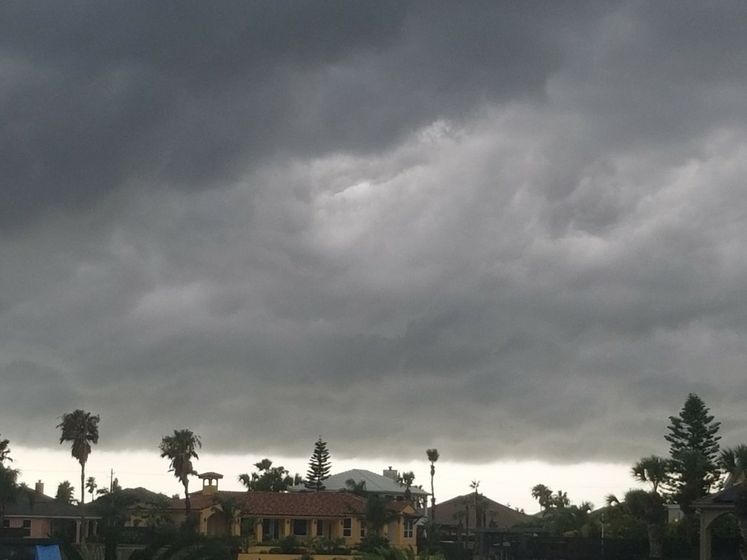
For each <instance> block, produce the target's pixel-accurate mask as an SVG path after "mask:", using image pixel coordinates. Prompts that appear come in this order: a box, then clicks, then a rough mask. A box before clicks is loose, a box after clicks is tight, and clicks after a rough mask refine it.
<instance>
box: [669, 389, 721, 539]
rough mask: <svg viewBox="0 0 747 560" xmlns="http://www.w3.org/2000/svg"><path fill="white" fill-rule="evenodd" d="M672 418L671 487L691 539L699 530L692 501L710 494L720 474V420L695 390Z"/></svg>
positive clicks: (670, 440)
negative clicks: (710, 411) (717, 420)
mask: <svg viewBox="0 0 747 560" xmlns="http://www.w3.org/2000/svg"><path fill="white" fill-rule="evenodd" d="M669 421H670V424H669V426H668V427H667V430H668V432H669V433H668V434H667V435H665V436H664V438H665V439H666V440H667V441H668V442H669V454H670V456H671V461H670V462H669V466H670V469H671V473H670V476H669V486H670V489H671V494H672V497H673V498H674V501H675V502H677V503H678V504H679V505H680V507H681V508H682V512H683V513H684V514H685V518H686V520H687V526H686V527H687V532H688V539H689V540H691V539H692V538H693V537H694V535H695V533H696V532H697V527H696V521H695V509H694V508H693V505H692V504H693V502H694V501H695V500H697V499H698V498H702V497H703V496H705V495H707V494H708V492H709V490H710V489H711V487H712V486H714V485H715V484H716V483H717V482H718V479H719V476H720V471H719V467H718V462H717V460H718V454H719V444H718V442H719V440H720V439H721V436H719V435H718V430H719V428H720V427H721V422H714V420H713V416H712V415H711V414H709V409H708V407H707V406H706V405H705V403H704V402H703V400H702V399H701V398H700V397H699V396H698V395H696V394H694V393H690V394H689V395H688V396H687V400H686V401H685V404H684V406H683V407H682V410H680V413H679V416H670V417H669Z"/></svg>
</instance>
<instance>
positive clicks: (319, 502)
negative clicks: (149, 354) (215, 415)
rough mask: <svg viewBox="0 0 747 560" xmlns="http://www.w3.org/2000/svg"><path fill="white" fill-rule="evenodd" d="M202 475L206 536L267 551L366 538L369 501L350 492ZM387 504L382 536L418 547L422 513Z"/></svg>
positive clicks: (201, 520) (174, 513)
mask: <svg viewBox="0 0 747 560" xmlns="http://www.w3.org/2000/svg"><path fill="white" fill-rule="evenodd" d="M200 478H202V479H203V487H202V490H200V491H199V492H194V493H192V494H190V505H191V509H192V512H193V515H195V516H196V518H197V520H198V524H199V532H200V533H201V534H203V535H209V536H224V535H234V536H242V537H247V538H249V539H250V540H251V541H252V542H253V543H254V544H255V546H258V547H263V546H264V548H265V549H268V548H269V547H271V546H277V543H278V542H279V541H280V540H282V539H284V538H286V537H290V536H292V537H294V538H295V539H296V540H297V541H298V542H299V543H300V544H301V545H303V544H304V543H305V542H308V541H310V540H312V539H318V538H327V539H330V540H333V541H338V542H339V543H341V544H343V545H344V546H345V547H349V548H354V547H355V546H356V545H358V544H359V543H360V542H361V539H362V538H363V537H365V536H366V530H367V529H366V527H367V524H366V519H365V513H366V499H365V498H362V497H360V496H356V495H354V494H352V493H349V492H233V491H221V490H218V480H219V479H220V478H222V476H221V475H219V474H217V473H204V474H203V475H200ZM386 508H387V509H388V511H389V514H390V515H389V517H390V519H391V520H390V521H389V522H388V523H386V524H385V525H384V527H382V528H381V530H380V531H379V534H380V536H382V537H386V538H387V539H388V540H389V543H390V544H391V545H392V546H395V547H400V548H413V549H415V548H416V542H417V540H416V538H417V535H416V529H415V523H416V522H417V520H418V519H419V517H420V514H419V513H418V512H417V511H416V510H415V508H414V507H413V506H412V504H411V503H410V502H408V501H405V500H399V501H397V500H394V501H390V502H387V504H386ZM141 512H142V509H138V508H137V507H135V508H133V509H132V511H131V515H130V521H129V522H128V524H129V525H134V526H137V525H142V524H144V517H142V516H141ZM167 512H168V515H169V516H170V517H171V519H172V520H173V522H174V523H175V524H180V523H182V522H183V521H184V519H185V500H184V498H180V499H174V500H172V501H171V503H170V504H169V506H168V509H167ZM296 556H298V555H296Z"/></svg>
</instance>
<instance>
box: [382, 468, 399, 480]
mask: <svg viewBox="0 0 747 560" xmlns="http://www.w3.org/2000/svg"><path fill="white" fill-rule="evenodd" d="M383 474H384V476H385V477H387V478H388V479H391V480H393V481H395V482H397V479H398V478H399V473H398V472H397V469H393V468H392V467H391V466H390V467H389V468H387V469H384V473H383Z"/></svg>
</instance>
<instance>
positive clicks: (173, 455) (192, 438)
mask: <svg viewBox="0 0 747 560" xmlns="http://www.w3.org/2000/svg"><path fill="white" fill-rule="evenodd" d="M201 447H202V441H201V440H200V436H198V435H196V434H195V433H193V432H192V430H189V429H187V428H185V429H182V430H174V433H173V434H172V435H168V436H163V438H161V443H160V444H159V445H158V448H159V449H160V450H161V457H166V458H168V459H169V472H173V473H174V476H175V477H176V478H177V479H178V480H179V482H181V483H182V486H184V500H185V509H186V512H187V518H189V513H190V511H191V504H190V501H189V477H190V476H192V475H193V474H196V472H195V469H194V467H193V466H192V459H199V458H200V457H199V455H198V454H197V449H199V448H201Z"/></svg>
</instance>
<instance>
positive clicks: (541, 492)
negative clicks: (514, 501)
mask: <svg viewBox="0 0 747 560" xmlns="http://www.w3.org/2000/svg"><path fill="white" fill-rule="evenodd" d="M532 498H534V499H535V500H537V501H538V502H539V505H540V509H542V510H543V511H545V510H547V509H549V508H550V506H551V505H552V490H551V489H550V488H548V487H547V486H545V485H544V484H535V485H534V486H533V487H532Z"/></svg>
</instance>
